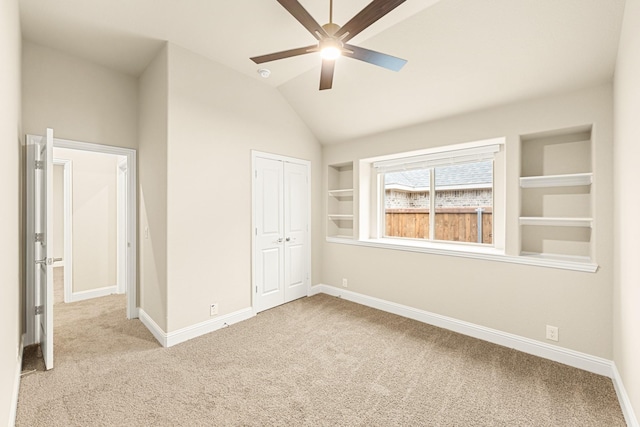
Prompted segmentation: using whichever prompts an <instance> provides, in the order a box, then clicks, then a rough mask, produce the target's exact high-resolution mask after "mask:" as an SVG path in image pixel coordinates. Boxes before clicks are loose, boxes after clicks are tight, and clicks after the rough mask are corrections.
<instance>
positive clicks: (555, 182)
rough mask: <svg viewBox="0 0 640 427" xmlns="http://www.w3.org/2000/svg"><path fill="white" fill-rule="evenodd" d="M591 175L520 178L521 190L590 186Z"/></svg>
mask: <svg viewBox="0 0 640 427" xmlns="http://www.w3.org/2000/svg"><path fill="white" fill-rule="evenodd" d="M592 181H593V174H592V173H591V172H588V173H571V174H564V175H542V176H523V177H521V178H520V187H522V188H549V187H574V186H581V185H591V182H592Z"/></svg>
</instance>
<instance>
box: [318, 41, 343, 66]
mask: <svg viewBox="0 0 640 427" xmlns="http://www.w3.org/2000/svg"><path fill="white" fill-rule="evenodd" d="M340 55H342V43H341V42H340V41H339V40H336V39H334V38H326V39H324V40H322V41H321V42H320V56H322V59H328V60H330V61H333V60H336V59H338V57H340Z"/></svg>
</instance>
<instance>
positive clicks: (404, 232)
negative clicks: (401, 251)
mask: <svg viewBox="0 0 640 427" xmlns="http://www.w3.org/2000/svg"><path fill="white" fill-rule="evenodd" d="M430 173H431V170H430V169H415V170H410V171H402V172H390V173H386V174H385V175H384V209H385V215H384V216H385V218H384V222H385V236H387V237H405V238H412V239H428V238H429V187H430Z"/></svg>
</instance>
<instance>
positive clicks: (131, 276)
mask: <svg viewBox="0 0 640 427" xmlns="http://www.w3.org/2000/svg"><path fill="white" fill-rule="evenodd" d="M53 147H54V148H69V149H72V150H81V151H90V152H94V153H102V154H113V155H117V156H125V157H126V158H127V170H128V173H127V174H126V178H125V181H126V190H127V191H126V197H125V199H126V208H125V209H126V211H127V213H126V215H125V221H126V227H125V228H126V233H127V236H128V242H125V244H128V248H127V249H128V251H127V252H128V253H127V256H126V261H127V265H126V274H125V277H126V286H125V287H126V293H127V319H136V318H138V306H137V293H138V287H137V283H136V278H137V273H136V271H137V251H138V249H137V245H138V243H137V242H138V239H137V236H138V235H137V221H136V218H137V195H136V186H137V183H136V181H137V172H136V168H137V163H136V150H134V149H132V148H124V147H115V146H112V145H103V144H95V143H91V142H80V141H72V140H68V139H60V138H54V140H53ZM65 251H66V248H65ZM65 256H66V253H65ZM65 264H66V262H65ZM66 276H67V275H66V274H65V280H66ZM65 298H66V287H65Z"/></svg>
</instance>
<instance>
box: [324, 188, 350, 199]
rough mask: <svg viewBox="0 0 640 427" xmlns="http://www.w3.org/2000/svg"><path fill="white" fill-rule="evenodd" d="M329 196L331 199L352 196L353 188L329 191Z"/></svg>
mask: <svg viewBox="0 0 640 427" xmlns="http://www.w3.org/2000/svg"><path fill="white" fill-rule="evenodd" d="M329 195H330V196H333V197H349V196H353V188H344V189H341V190H329Z"/></svg>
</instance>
